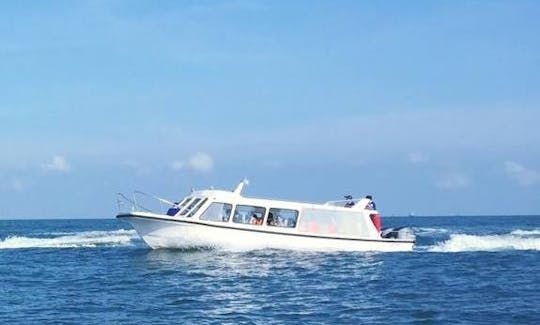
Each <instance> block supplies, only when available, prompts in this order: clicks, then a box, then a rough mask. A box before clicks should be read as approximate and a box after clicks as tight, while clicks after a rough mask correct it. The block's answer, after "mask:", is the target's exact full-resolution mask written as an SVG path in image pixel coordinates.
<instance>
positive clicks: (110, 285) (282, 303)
mask: <svg viewBox="0 0 540 325" xmlns="http://www.w3.org/2000/svg"><path fill="white" fill-rule="evenodd" d="M383 223H384V226H400V225H408V226H412V227H414V230H415V232H416V234H417V246H416V248H415V251H413V252H408V253H374V252H368V253H362V252H353V253H351V252H295V251H287V250H249V248H246V249H245V250H240V251H238V250H237V251H227V250H219V249H214V250H151V249H149V248H148V247H147V246H145V244H144V243H143V242H142V241H141V240H140V239H139V237H138V236H137V234H136V233H135V231H134V230H132V228H131V227H130V225H129V224H127V223H125V222H123V221H120V220H115V219H96V220H79V219H71V220H16V221H10V220H0V324H285V323H309V324H540V251H539V250H540V217H534V216H512V217H510V216H506V217H486V216H482V217H479V216H477V217H475V216H469V217H465V216H460V217H393V218H392V217H387V218H383Z"/></svg>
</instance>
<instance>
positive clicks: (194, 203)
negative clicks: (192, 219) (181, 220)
mask: <svg viewBox="0 0 540 325" xmlns="http://www.w3.org/2000/svg"><path fill="white" fill-rule="evenodd" d="M200 200H201V199H200V198H196V199H193V200H192V201H191V203H189V205H188V206H187V208H185V209H184V210H183V211H182V212H181V213H180V215H181V216H185V215H186V214H187V213H188V212H189V211H190V210H191V209H193V207H194V206H195V205H196V204H197V203H199V201H200Z"/></svg>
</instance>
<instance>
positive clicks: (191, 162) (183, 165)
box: [171, 152, 214, 172]
mask: <svg viewBox="0 0 540 325" xmlns="http://www.w3.org/2000/svg"><path fill="white" fill-rule="evenodd" d="M171 168H172V169H174V170H181V169H191V170H195V171H198V172H210V171H212V169H214V160H213V159H212V157H211V156H210V155H209V154H207V153H204V152H198V153H196V154H194V155H193V156H191V157H189V158H188V159H187V160H177V161H174V162H173V163H172V164H171Z"/></svg>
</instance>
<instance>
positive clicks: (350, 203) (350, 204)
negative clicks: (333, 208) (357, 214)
mask: <svg viewBox="0 0 540 325" xmlns="http://www.w3.org/2000/svg"><path fill="white" fill-rule="evenodd" d="M345 200H347V202H345V207H346V208H352V207H353V206H354V204H355V203H354V201H353V198H352V195H345Z"/></svg>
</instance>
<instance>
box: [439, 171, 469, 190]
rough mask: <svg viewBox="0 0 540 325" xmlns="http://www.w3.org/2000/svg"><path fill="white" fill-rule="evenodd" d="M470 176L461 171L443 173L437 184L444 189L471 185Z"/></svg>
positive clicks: (455, 188)
mask: <svg viewBox="0 0 540 325" xmlns="http://www.w3.org/2000/svg"><path fill="white" fill-rule="evenodd" d="M469 184H470V181H469V178H468V177H467V176H465V175H463V174H461V173H447V174H444V175H441V176H440V177H439V179H438V180H437V181H436V182H435V186H437V187H438V188H440V189H443V190H457V189H461V188H465V187H467V186H469Z"/></svg>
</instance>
